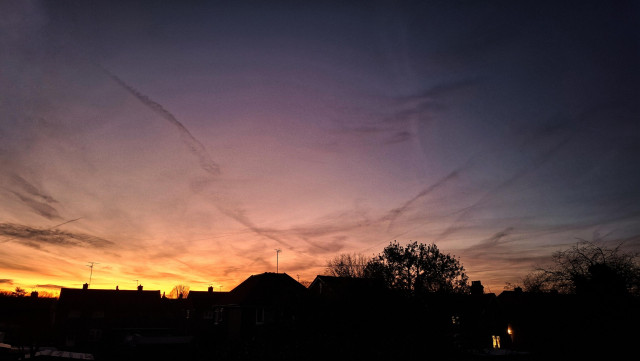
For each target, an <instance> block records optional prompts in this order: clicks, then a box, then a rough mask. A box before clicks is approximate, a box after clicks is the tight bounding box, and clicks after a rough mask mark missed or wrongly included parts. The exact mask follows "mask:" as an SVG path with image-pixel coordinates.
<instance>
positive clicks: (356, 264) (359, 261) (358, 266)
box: [327, 253, 371, 278]
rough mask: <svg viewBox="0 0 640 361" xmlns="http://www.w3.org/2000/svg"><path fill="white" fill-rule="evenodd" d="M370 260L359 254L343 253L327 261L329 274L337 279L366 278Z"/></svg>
mask: <svg viewBox="0 0 640 361" xmlns="http://www.w3.org/2000/svg"><path fill="white" fill-rule="evenodd" d="M370 260H371V259H370V258H368V257H366V256H364V255H362V254H359V253H351V254H350V253H341V254H339V255H337V256H335V257H333V258H332V259H330V260H329V261H327V272H328V273H329V275H330V276H336V277H353V278H362V277H365V268H366V267H367V264H368V263H369V262H370Z"/></svg>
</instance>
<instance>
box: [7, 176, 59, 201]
mask: <svg viewBox="0 0 640 361" xmlns="http://www.w3.org/2000/svg"><path fill="white" fill-rule="evenodd" d="M10 180H11V181H12V183H13V184H14V185H16V186H17V187H18V188H21V189H22V190H23V191H24V192H26V193H28V194H30V195H32V196H34V197H36V198H40V199H41V200H43V201H45V202H47V203H57V201H56V200H55V199H53V197H51V196H50V195H48V194H46V193H44V192H42V191H40V190H39V189H38V188H37V187H35V186H34V185H33V184H31V183H29V182H28V181H26V180H25V179H24V178H22V177H21V176H19V175H17V174H13V175H12V176H11V177H10Z"/></svg>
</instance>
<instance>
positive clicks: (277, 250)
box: [276, 248, 282, 273]
mask: <svg viewBox="0 0 640 361" xmlns="http://www.w3.org/2000/svg"><path fill="white" fill-rule="evenodd" d="M280 252H282V250H280V249H279V248H276V273H278V255H279V254H280Z"/></svg>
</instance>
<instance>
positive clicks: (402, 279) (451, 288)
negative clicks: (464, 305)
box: [364, 241, 469, 295]
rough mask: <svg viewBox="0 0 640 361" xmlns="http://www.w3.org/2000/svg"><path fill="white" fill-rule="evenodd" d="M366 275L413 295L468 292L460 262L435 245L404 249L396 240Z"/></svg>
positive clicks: (419, 245)
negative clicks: (380, 279)
mask: <svg viewBox="0 0 640 361" xmlns="http://www.w3.org/2000/svg"><path fill="white" fill-rule="evenodd" d="M364 275H365V276H367V277H379V278H382V279H383V280H384V281H385V283H386V284H387V285H388V287H390V288H392V289H399V290H403V291H405V292H407V293H408V294H413V295H415V294H420V293H424V292H439V293H466V292H468V291H469V285H468V277H467V275H466V274H465V272H464V267H463V266H462V264H461V263H460V261H459V260H458V259H457V258H455V256H452V255H449V254H445V253H442V252H440V250H439V249H438V247H437V246H436V245H435V244H424V243H417V242H411V243H409V244H407V245H406V247H403V246H402V245H400V244H399V243H398V242H397V241H394V242H392V243H390V244H389V245H388V246H387V247H385V249H384V250H383V251H382V253H381V254H379V255H378V256H377V257H375V258H373V259H372V260H371V261H370V262H369V263H368V264H367V266H366V267H365V271H364Z"/></svg>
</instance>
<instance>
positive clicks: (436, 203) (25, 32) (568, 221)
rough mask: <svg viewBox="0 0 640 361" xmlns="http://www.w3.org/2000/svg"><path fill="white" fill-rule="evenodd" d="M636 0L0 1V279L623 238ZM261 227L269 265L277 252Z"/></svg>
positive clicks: (636, 190)
mask: <svg viewBox="0 0 640 361" xmlns="http://www.w3.org/2000/svg"><path fill="white" fill-rule="evenodd" d="M639 21H640V3H638V2H636V1H615V2H612V1H548V2H545V1H353V2H347V1H316V2H308V1H174V2H159V1H157V2H156V1H44V2H40V1H17V0H16V1H2V2H1V4H0V289H7V290H11V289H14V288H15V287H22V288H25V289H26V290H27V291H31V290H42V291H49V292H55V291H57V289H59V287H81V286H82V284H83V283H85V282H88V281H89V277H90V269H89V267H87V265H88V264H89V262H95V265H94V267H93V273H92V276H91V278H92V279H91V287H92V288H115V287H116V286H119V288H120V289H134V288H135V287H136V285H137V284H138V283H139V284H142V285H143V286H144V288H145V289H148V290H156V289H159V290H161V291H166V292H167V294H168V293H169V291H170V290H171V288H172V287H173V286H174V285H177V284H184V285H189V286H190V287H191V289H192V290H205V289H206V288H207V286H209V285H213V286H214V287H215V289H216V290H219V289H221V290H223V291H225V290H226V291H228V290H230V289H232V288H233V287H235V286H236V285H237V284H239V283H240V282H242V281H243V280H244V279H246V278H247V277H249V276H250V275H252V274H258V273H262V272H275V271H276V267H277V268H278V270H279V271H280V272H286V273H288V274H289V275H291V276H292V277H294V278H298V279H299V280H301V281H302V280H307V281H311V280H313V278H314V277H315V276H316V275H318V274H323V273H324V272H325V265H326V262H327V260H328V259H330V258H332V257H334V256H336V255H338V254H340V253H361V254H364V255H367V256H373V255H375V254H378V253H379V252H381V251H382V249H383V248H384V247H385V246H386V245H388V244H389V242H391V241H393V240H397V241H398V242H400V243H402V244H405V243H407V242H409V241H418V242H423V243H432V242H433V243H435V244H436V245H437V246H438V247H439V248H440V249H441V250H442V251H445V252H447V253H451V254H454V255H456V256H457V257H459V258H460V261H461V263H462V264H463V265H464V267H465V269H466V271H467V273H468V275H469V277H470V279H471V280H481V281H482V283H483V284H484V285H485V290H486V291H491V292H495V293H499V292H501V291H502V289H503V288H504V286H505V283H506V282H515V283H517V282H519V280H520V277H522V276H523V275H524V274H526V273H527V272H529V271H530V270H532V268H533V267H534V266H536V265H541V264H545V263H546V262H548V260H549V258H550V256H551V254H552V253H553V252H554V251H556V250H559V249H565V248H567V247H568V246H570V245H571V244H575V242H576V241H577V239H578V238H582V239H586V240H592V239H594V237H595V238H598V237H600V238H603V239H604V240H605V241H606V242H607V244H609V245H617V244H619V243H620V242H624V243H623V248H624V249H625V250H635V251H640V162H639V160H640V26H638V24H639ZM276 249H280V250H281V252H280V253H279V254H278V258H277V259H278V264H277V265H276Z"/></svg>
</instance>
